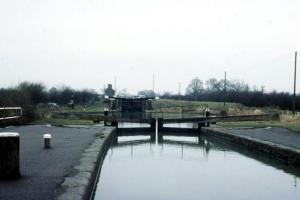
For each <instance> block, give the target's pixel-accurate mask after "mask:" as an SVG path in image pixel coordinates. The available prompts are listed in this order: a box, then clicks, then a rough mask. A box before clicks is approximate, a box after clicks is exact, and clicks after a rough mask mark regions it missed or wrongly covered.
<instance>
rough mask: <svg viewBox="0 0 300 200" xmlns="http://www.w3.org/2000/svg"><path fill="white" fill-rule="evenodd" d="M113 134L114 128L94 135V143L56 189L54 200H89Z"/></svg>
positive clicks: (108, 128)
mask: <svg viewBox="0 0 300 200" xmlns="http://www.w3.org/2000/svg"><path fill="white" fill-rule="evenodd" d="M114 132H115V128H112V127H105V129H104V131H103V132H102V133H99V135H96V139H95V140H94V142H93V143H92V144H91V145H90V146H89V147H88V148H87V149H86V150H85V151H84V153H83V154H82V157H81V159H80V163H79V164H78V165H76V166H74V167H73V169H72V173H70V174H69V175H68V176H66V177H65V180H64V182H63V183H62V184H61V185H60V186H59V187H58V188H57V189H56V198H55V199H56V200H87V199H90V195H91V192H92V190H93V186H94V184H95V181H96V180H97V175H98V170H99V167H101V166H100V165H101V160H103V159H104V158H105V155H106V150H107V149H108V147H109V145H110V142H111V139H112V137H113V133H114Z"/></svg>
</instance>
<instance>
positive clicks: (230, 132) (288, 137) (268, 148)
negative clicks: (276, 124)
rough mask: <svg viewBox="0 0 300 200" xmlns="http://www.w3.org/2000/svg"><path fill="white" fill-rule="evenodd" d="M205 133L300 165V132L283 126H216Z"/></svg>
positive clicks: (207, 129)
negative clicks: (291, 130)
mask: <svg viewBox="0 0 300 200" xmlns="http://www.w3.org/2000/svg"><path fill="white" fill-rule="evenodd" d="M202 131H203V132H204V133H205V134H208V135H212V136H215V137H218V138H222V139H223V140H226V141H228V142H230V143H232V144H235V145H239V146H242V147H247V149H249V150H251V151H258V152H261V153H263V154H266V155H268V156H270V157H272V158H274V159H276V160H279V161H282V162H284V163H286V164H289V165H294V166H300V134H298V133H294V132H290V131H288V130H286V129H282V128H271V127H268V128H215V127H206V128H203V129H202Z"/></svg>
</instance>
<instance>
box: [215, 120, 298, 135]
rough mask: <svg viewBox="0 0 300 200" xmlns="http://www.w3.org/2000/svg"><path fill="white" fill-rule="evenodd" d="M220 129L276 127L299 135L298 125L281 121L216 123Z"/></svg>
mask: <svg viewBox="0 0 300 200" xmlns="http://www.w3.org/2000/svg"><path fill="white" fill-rule="evenodd" d="M218 126H221V127H254V128H265V127H278V128H286V129H288V130H290V131H293V132H298V133H300V123H297V122H296V121H295V122H282V121H261V122H253V121H249V122H226V123H218Z"/></svg>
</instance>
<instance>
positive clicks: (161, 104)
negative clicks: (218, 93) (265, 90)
mask: <svg viewBox="0 0 300 200" xmlns="http://www.w3.org/2000/svg"><path fill="white" fill-rule="evenodd" d="M152 102H153V108H154V109H159V108H166V107H181V106H183V107H193V106H194V107H197V106H198V107H201V108H205V107H207V106H208V107H210V108H211V109H216V110H217V109H218V110H220V109H224V103H223V102H210V101H183V100H170V99H159V100H153V101H152ZM235 107H242V105H241V104H238V103H226V106H225V108H235Z"/></svg>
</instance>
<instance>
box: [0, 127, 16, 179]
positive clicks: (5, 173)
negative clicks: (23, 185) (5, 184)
mask: <svg viewBox="0 0 300 200" xmlns="http://www.w3.org/2000/svg"><path fill="white" fill-rule="evenodd" d="M19 154H20V135H19V133H12V132H2V133H0V179H14V178H19V177H20V156H19Z"/></svg>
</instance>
